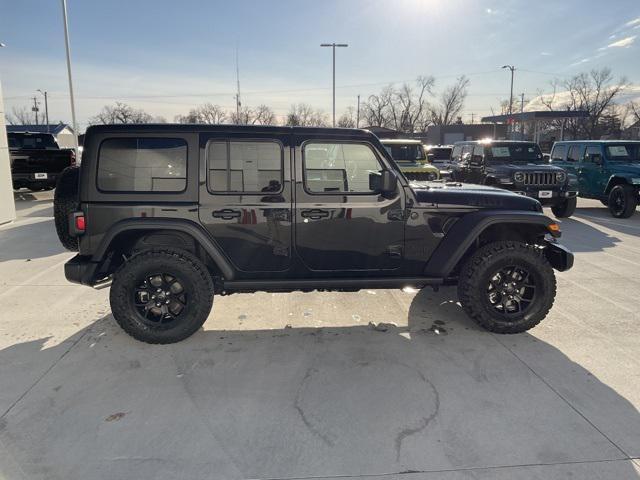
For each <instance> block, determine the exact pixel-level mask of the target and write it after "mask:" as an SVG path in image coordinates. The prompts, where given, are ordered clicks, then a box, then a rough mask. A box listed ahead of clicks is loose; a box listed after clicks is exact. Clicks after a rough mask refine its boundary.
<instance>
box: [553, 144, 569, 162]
mask: <svg viewBox="0 0 640 480" xmlns="http://www.w3.org/2000/svg"><path fill="white" fill-rule="evenodd" d="M566 154H567V146H566V145H556V146H555V147H553V151H552V152H551V160H556V161H563V160H564V156H565V155H566Z"/></svg>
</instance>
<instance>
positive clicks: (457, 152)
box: [451, 145, 462, 162]
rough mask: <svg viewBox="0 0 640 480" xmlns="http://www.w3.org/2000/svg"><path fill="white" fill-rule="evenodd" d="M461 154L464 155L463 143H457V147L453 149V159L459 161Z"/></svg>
mask: <svg viewBox="0 0 640 480" xmlns="http://www.w3.org/2000/svg"><path fill="white" fill-rule="evenodd" d="M461 155H462V145H456V146H455V147H453V150H452V151H451V161H452V162H459V161H460V156H461Z"/></svg>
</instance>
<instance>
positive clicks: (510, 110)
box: [502, 65, 516, 122]
mask: <svg viewBox="0 0 640 480" xmlns="http://www.w3.org/2000/svg"><path fill="white" fill-rule="evenodd" d="M502 68H508V69H509V70H511V91H510V93H509V122H511V114H512V113H513V72H514V71H515V69H516V67H514V66H513V65H503V66H502Z"/></svg>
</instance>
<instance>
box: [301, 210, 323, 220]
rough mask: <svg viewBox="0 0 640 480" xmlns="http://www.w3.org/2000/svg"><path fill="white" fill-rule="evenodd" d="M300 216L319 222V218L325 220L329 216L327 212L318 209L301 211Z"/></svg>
mask: <svg viewBox="0 0 640 480" xmlns="http://www.w3.org/2000/svg"><path fill="white" fill-rule="evenodd" d="M300 215H302V216H303V217H304V218H310V219H311V220H319V219H321V218H327V217H328V216H329V212H327V211H326V210H318V209H313V210H303V211H302V212H301V213H300Z"/></svg>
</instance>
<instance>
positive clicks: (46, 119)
mask: <svg viewBox="0 0 640 480" xmlns="http://www.w3.org/2000/svg"><path fill="white" fill-rule="evenodd" d="M37 91H38V92H40V93H41V94H42V95H44V118H45V122H46V123H47V133H49V102H48V101H47V91H46V90H45V91H44V92H43V91H42V90H40V89H38V90H37Z"/></svg>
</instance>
